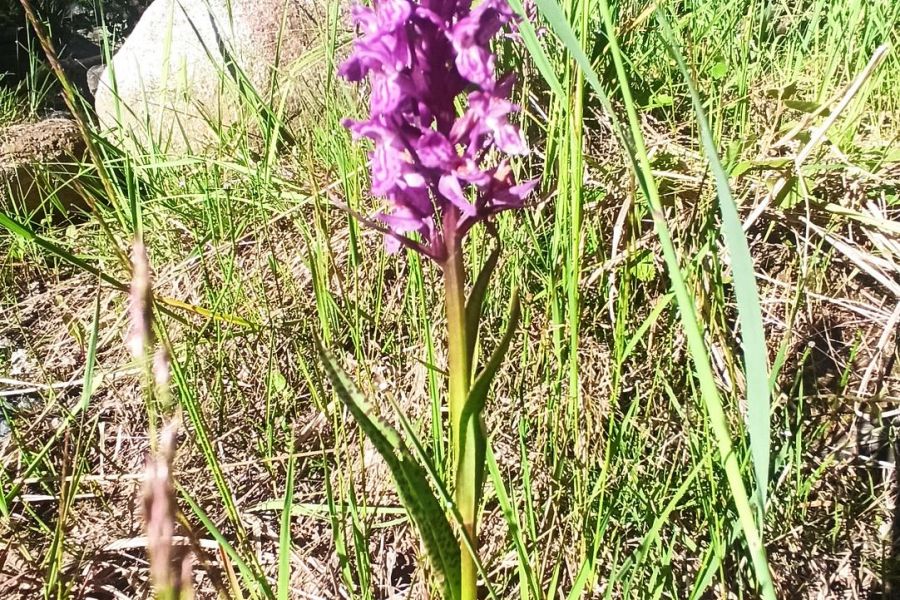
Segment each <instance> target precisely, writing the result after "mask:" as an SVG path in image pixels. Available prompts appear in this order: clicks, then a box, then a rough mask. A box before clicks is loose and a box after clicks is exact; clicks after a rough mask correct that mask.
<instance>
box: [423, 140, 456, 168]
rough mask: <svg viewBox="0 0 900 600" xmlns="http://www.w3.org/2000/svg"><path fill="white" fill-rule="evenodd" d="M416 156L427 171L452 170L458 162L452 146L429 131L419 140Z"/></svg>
mask: <svg viewBox="0 0 900 600" xmlns="http://www.w3.org/2000/svg"><path fill="white" fill-rule="evenodd" d="M416 154H417V155H418V156H419V160H420V161H422V164H423V165H425V166H426V167H428V168H429V169H437V168H440V167H444V168H452V167H453V163H454V162H455V161H456V160H458V157H457V155H456V151H455V150H454V149H453V145H452V144H451V143H450V141H449V140H448V139H447V138H445V137H444V136H443V135H442V134H441V133H439V132H437V131H429V132H428V133H426V134H425V135H423V136H422V137H421V138H420V139H419V142H418V144H416Z"/></svg>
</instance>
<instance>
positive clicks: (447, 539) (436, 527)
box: [318, 343, 460, 600]
mask: <svg viewBox="0 0 900 600" xmlns="http://www.w3.org/2000/svg"><path fill="white" fill-rule="evenodd" d="M318 351H319V358H320V359H321V361H322V364H323V365H324V366H325V371H326V373H327V374H328V377H329V379H330V380H331V384H332V385H333V386H334V391H335V394H337V396H338V398H340V400H341V402H343V403H344V406H346V407H347V409H348V410H349V411H350V414H351V415H353V418H354V420H355V421H356V423H357V424H358V425H359V427H360V429H362V431H363V433H364V434H365V435H366V438H367V439H368V440H369V441H371V442H372V445H373V446H374V447H375V450H377V451H378V454H380V455H381V457H382V458H383V459H384V462H385V463H386V464H387V466H388V468H389V469H390V471H391V475H393V477H394V483H395V484H396V489H397V493H398V494H399V496H400V499H401V501H402V502H403V506H404V507H406V510H407V512H408V513H409V516H410V519H412V521H413V523H415V524H416V528H417V529H418V532H419V537H420V538H421V539H422V541H423V543H424V545H425V549H426V550H427V552H428V556H429V558H430V559H431V564H432V567H433V568H434V570H435V571H436V573H437V574H438V575H439V577H440V579H441V580H442V585H443V594H444V598H445V600H456V599H457V598H459V597H460V566H459V565H460V557H459V542H458V541H457V539H456V536H455V534H454V533H453V528H452V527H451V526H450V523H449V521H448V520H447V517H446V515H445V514H444V510H443V508H441V504H440V502H438V500H437V498H435V496H434V493H433V492H432V491H431V486H430V485H429V483H428V475H427V472H426V471H425V469H424V468H423V467H422V466H421V465H420V464H419V463H418V462H417V461H416V459H415V458H414V457H413V455H412V454H411V453H410V451H409V449H408V448H407V447H406V444H405V443H404V442H403V440H402V438H401V437H400V434H399V433H397V431H396V430H395V429H394V428H392V427H391V426H390V425H388V424H387V423H386V422H385V421H383V420H382V419H381V418H380V417H378V416H377V415H375V414H374V413H373V411H372V407H371V406H370V405H369V404H368V403H367V402H366V401H365V400H364V399H363V397H362V394H361V393H360V392H359V390H358V389H357V388H356V386H355V385H354V384H353V382H352V381H351V380H350V378H349V376H348V375H347V374H346V373H345V372H344V370H343V369H341V367H340V366H339V365H338V364H337V362H336V361H335V360H334V357H333V356H331V354H330V353H329V352H328V351H327V350H325V348H324V347H323V346H322V345H321V344H320V343H319V344H318Z"/></svg>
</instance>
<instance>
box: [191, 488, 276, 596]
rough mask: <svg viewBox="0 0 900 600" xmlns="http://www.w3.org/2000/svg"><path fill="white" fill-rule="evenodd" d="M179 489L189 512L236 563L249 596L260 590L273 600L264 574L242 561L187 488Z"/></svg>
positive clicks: (263, 594)
mask: <svg viewBox="0 0 900 600" xmlns="http://www.w3.org/2000/svg"><path fill="white" fill-rule="evenodd" d="M179 491H180V493H181V497H182V499H183V500H184V501H185V502H186V503H187V505H188V507H190V509H191V512H192V513H193V514H194V516H196V517H197V519H198V520H199V521H200V523H201V524H202V525H203V528H204V529H205V530H206V532H207V533H209V534H210V535H211V536H212V537H213V539H214V540H215V541H216V543H217V544H219V547H220V548H221V549H222V551H223V552H225V555H226V556H228V558H229V559H230V560H231V561H232V562H233V563H234V564H235V565H237V568H238V571H239V572H240V574H241V577H242V578H243V580H244V583H245V585H247V589H248V591H249V592H250V593H251V596H252V597H254V598H258V597H259V594H258V593H257V592H261V593H262V596H263V597H264V598H267V599H268V600H274V598H275V595H274V594H273V593H272V588H271V587H269V584H268V582H267V581H266V578H265V576H264V575H263V574H262V573H260V572H258V571H257V570H255V569H253V568H251V567H250V565H248V564H247V563H246V562H245V561H244V559H243V558H242V557H241V555H240V553H238V551H237V550H235V548H234V546H232V545H231V542H229V541H228V538H226V537H225V536H224V535H223V534H222V532H221V531H219V528H218V527H216V524H215V523H213V520H212V519H210V518H209V516H208V515H207V514H206V512H205V511H204V510H203V509H202V508H200V505H199V504H197V502H196V501H195V500H194V499H193V498H192V497H191V495H190V494H188V493H187V490H185V489H183V488H181V486H179Z"/></svg>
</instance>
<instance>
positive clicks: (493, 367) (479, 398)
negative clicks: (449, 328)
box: [460, 290, 522, 499]
mask: <svg viewBox="0 0 900 600" xmlns="http://www.w3.org/2000/svg"><path fill="white" fill-rule="evenodd" d="M521 315H522V305H521V303H520V302H519V290H515V291H514V292H513V295H512V298H511V299H510V301H509V320H508V321H507V323H506V331H505V332H504V333H503V337H502V338H501V339H500V343H499V344H497V347H496V348H494V352H493V353H492V354H491V358H490V360H488V362H487V364H486V365H485V366H484V369H482V371H481V373H479V374H478V377H477V378H476V379H475V383H474V384H472V389H471V390H470V391H469V398H468V400H466V405H465V406H464V407H463V411H462V416H461V417H460V431H461V432H463V436H465V432H466V431H467V429H466V428H467V425H468V422H469V419H472V418H477V419H479V420H480V419H481V412H482V411H483V410H484V405H485V402H486V401H487V396H488V392H489V391H490V389H491V383H492V382H493V381H494V376H495V375H496V374H497V371H498V370H499V369H500V365H501V364H503V359H504V358H506V353H507V351H509V344H510V342H512V337H513V334H514V333H515V332H516V327H517V326H518V324H519V318H520V317H521ZM478 431H479V434H478V436H477V437H478V439H476V440H475V445H476V461H475V464H476V465H477V467H478V473H477V476H476V478H475V490H476V497H478V498H479V499H480V497H481V489H482V484H483V483H484V456H485V449H486V443H487V434H486V433H485V430H484V424H481V426H480V427H479V428H478ZM465 443H466V440H465V439H463V440H462V445H463V447H465Z"/></svg>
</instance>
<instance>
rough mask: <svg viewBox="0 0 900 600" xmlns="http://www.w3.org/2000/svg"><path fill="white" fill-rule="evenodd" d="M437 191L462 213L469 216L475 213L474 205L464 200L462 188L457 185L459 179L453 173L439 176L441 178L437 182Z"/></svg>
mask: <svg viewBox="0 0 900 600" xmlns="http://www.w3.org/2000/svg"><path fill="white" fill-rule="evenodd" d="M438 191H440V193H441V195H442V196H443V197H444V198H446V199H447V200H449V201H450V202H452V203H453V205H454V206H456V208H458V209H459V210H460V211H462V213H463V214H465V215H470V216H473V215H474V214H475V206H474V205H473V204H472V203H471V202H469V201H468V200H466V197H465V195H464V194H463V191H462V188H461V187H460V186H459V180H458V179H457V178H456V177H454V176H453V175H442V176H441V180H440V181H439V182H438Z"/></svg>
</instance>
